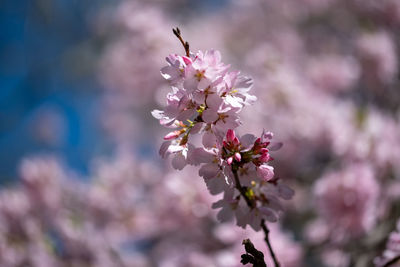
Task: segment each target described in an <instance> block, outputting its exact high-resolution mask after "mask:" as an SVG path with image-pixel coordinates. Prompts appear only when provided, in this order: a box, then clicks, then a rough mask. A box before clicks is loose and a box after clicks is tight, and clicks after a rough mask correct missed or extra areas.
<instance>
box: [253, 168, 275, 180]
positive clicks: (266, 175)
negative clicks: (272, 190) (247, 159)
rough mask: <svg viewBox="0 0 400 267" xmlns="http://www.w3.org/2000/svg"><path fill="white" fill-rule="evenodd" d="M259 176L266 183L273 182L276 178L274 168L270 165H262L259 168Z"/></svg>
mask: <svg viewBox="0 0 400 267" xmlns="http://www.w3.org/2000/svg"><path fill="white" fill-rule="evenodd" d="M257 174H258V175H259V177H260V178H261V179H263V180H264V181H267V182H268V181H271V180H272V178H273V177H274V168H273V167H272V166H268V165H261V166H259V167H258V168H257Z"/></svg>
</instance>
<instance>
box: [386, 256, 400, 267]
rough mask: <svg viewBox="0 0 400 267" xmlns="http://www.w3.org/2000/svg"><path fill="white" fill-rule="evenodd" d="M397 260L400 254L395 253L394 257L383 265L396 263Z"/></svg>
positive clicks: (387, 266)
mask: <svg viewBox="0 0 400 267" xmlns="http://www.w3.org/2000/svg"><path fill="white" fill-rule="evenodd" d="M399 260H400V255H397V256H396V257H394V258H393V259H391V260H390V261H388V262H386V264H385V265H383V267H389V266H390V265H392V264H394V263H397V262H398V261H399Z"/></svg>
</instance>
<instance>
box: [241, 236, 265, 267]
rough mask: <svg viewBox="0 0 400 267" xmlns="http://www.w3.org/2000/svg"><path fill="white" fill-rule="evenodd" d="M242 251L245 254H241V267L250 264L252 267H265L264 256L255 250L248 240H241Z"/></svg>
mask: <svg viewBox="0 0 400 267" xmlns="http://www.w3.org/2000/svg"><path fill="white" fill-rule="evenodd" d="M242 244H243V245H244V249H245V250H246V254H242V256H241V257H242V260H241V261H240V262H241V263H242V264H243V265H245V264H248V263H251V264H253V267H267V264H265V261H264V254H263V253H262V252H261V251H259V250H257V249H256V248H255V247H254V245H253V243H251V241H250V239H245V240H243V243H242Z"/></svg>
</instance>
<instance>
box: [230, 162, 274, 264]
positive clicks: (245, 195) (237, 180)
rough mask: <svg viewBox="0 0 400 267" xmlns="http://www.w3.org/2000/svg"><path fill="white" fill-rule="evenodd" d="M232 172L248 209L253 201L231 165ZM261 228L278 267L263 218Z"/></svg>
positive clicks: (251, 207) (253, 205) (251, 206)
mask: <svg viewBox="0 0 400 267" xmlns="http://www.w3.org/2000/svg"><path fill="white" fill-rule="evenodd" d="M232 173H233V176H234V177H235V183H236V189H237V190H239V192H240V195H241V196H242V197H243V198H244V199H245V201H246V203H247V206H249V208H250V209H253V208H254V207H255V202H254V201H252V200H251V199H250V198H249V197H248V196H247V194H246V190H247V189H246V187H243V186H242V185H241V184H240V180H239V174H238V172H237V168H235V167H234V166H232ZM261 228H262V229H263V231H264V236H265V237H264V240H265V242H266V243H267V247H268V250H269V253H270V255H271V258H272V260H273V262H274V265H275V267H280V264H279V261H278V259H277V258H276V255H275V253H274V251H273V249H272V246H271V242H270V241H269V229H268V227H267V224H266V223H265V220H264V219H263V220H261Z"/></svg>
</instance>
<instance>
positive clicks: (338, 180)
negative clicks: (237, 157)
mask: <svg viewBox="0 0 400 267" xmlns="http://www.w3.org/2000/svg"><path fill="white" fill-rule="evenodd" d="M0 21H1V23H0V58H1V60H0V88H1V89H0V148H1V149H0V162H1V164H0V185H1V187H0V266H5V267H14V266H20V267H25V266H35V267H36V266H37V267H46V266H49V267H53V266H73V267H76V266H79V267H80V266H82V267H83V266H105V267H106V266H135V267H136V266H163V267H169V266H241V264H240V255H241V254H242V253H244V249H243V247H242V245H241V242H242V240H243V239H244V238H250V239H251V240H252V241H253V242H254V243H255V245H256V247H257V248H258V249H260V250H262V251H264V253H265V254H266V258H267V264H271V262H270V258H269V255H268V254H267V250H266V248H265V244H264V243H263V240H262V234H261V233H255V232H253V231H252V230H251V229H246V230H242V229H240V228H238V227H237V226H235V225H234V223H233V222H232V223H224V224H221V223H219V222H218V221H217V220H216V216H215V212H214V211H213V210H212V209H211V205H212V203H213V202H214V201H216V200H217V199H218V198H215V197H214V196H211V195H210V194H209V193H208V191H207V188H206V186H205V184H204V182H203V181H202V179H201V178H200V177H198V176H197V171H198V170H197V169H196V168H191V167H186V168H185V169H184V170H182V171H175V170H171V169H170V167H169V163H168V161H164V160H162V159H161V158H160V157H159V156H158V149H159V145H160V144H161V142H162V137H163V136H164V135H165V134H166V132H167V130H166V129H164V128H163V127H161V126H160V125H159V124H158V121H157V120H155V119H154V118H152V116H151V114H150V112H151V110H153V109H159V108H162V106H163V105H165V96H166V94H167V92H168V90H169V87H168V84H167V83H166V82H165V81H164V80H163V79H162V77H161V75H160V72H159V70H160V68H161V67H163V66H164V65H166V62H165V57H166V56H167V55H168V54H170V53H180V54H183V53H184V51H183V48H182V47H181V45H180V43H179V41H178V40H177V39H176V38H175V37H174V36H173V34H172V30H171V29H172V28H173V27H176V26H178V27H179V28H180V29H181V31H182V34H183V37H184V38H185V39H186V40H188V41H189V43H190V45H191V50H192V51H197V50H199V49H202V50H207V49H211V48H215V49H217V50H220V51H221V53H222V60H223V62H225V63H226V64H231V65H232V67H233V68H234V69H238V70H241V72H242V73H244V74H245V75H249V76H251V77H252V78H253V79H254V87H253V89H252V90H253V94H255V95H256V96H257V97H258V101H257V102H256V104H255V105H254V106H251V107H247V108H246V109H245V111H244V113H245V114H243V115H242V121H243V126H241V127H240V128H239V132H240V133H241V134H245V133H252V134H255V135H258V134H260V133H261V131H262V129H263V128H265V129H268V130H271V131H273V132H274V133H275V138H276V139H278V140H279V141H282V142H283V143H284V147H283V149H281V150H280V151H278V152H276V153H275V154H274V155H273V157H274V158H275V161H274V162H273V165H274V167H275V170H276V173H277V175H278V176H279V177H281V179H283V180H284V181H285V182H286V183H288V184H290V185H291V187H292V188H294V189H295V191H296V195H295V198H294V199H293V200H290V201H288V202H287V203H286V204H287V205H286V206H287V207H286V211H285V213H284V216H283V219H282V220H281V222H280V223H277V224H272V225H270V228H271V242H272V245H273V247H274V250H275V251H276V253H277V256H278V259H280V260H281V262H282V265H283V266H289V267H290V266H328V267H329V266H333V267H341V266H374V265H375V266H383V265H384V264H385V263H386V262H387V261H388V260H390V259H391V257H394V256H395V255H400V249H399V245H398V244H399V243H400V242H399V241H398V240H399V239H398V238H397V239H396V238H393V236H396V235H398V233H397V234H396V222H397V219H398V217H400V204H399V198H400V122H399V120H400V108H399V107H400V72H399V63H398V62H399V55H400V49H399V47H400V46H399V44H400V37H399V36H400V2H399V1H398V0H382V1H380V2H379V3H377V2H376V1H374V0H350V1H348V0H347V1H345V0H299V1H293V0H280V1H276V0H251V1H239V0H214V1H213V0H203V1H193V0H148V1H140V0H122V1H106V0H91V1H82V0H81V1H77V0H74V1H64V0H34V1H24V0H21V1H11V0H3V1H1V3H0ZM244 129H245V130H244ZM399 228H400V225H399ZM390 232H393V233H392V235H391V237H390V238H389V240H390V242H388V236H389V234H390ZM387 243H388V245H386V244H387ZM396 249H397V250H396ZM384 251H385V252H384ZM268 266H270V265H268ZM271 266H272V265H271ZM392 266H396V265H392ZM399 266H400V265H399Z"/></svg>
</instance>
